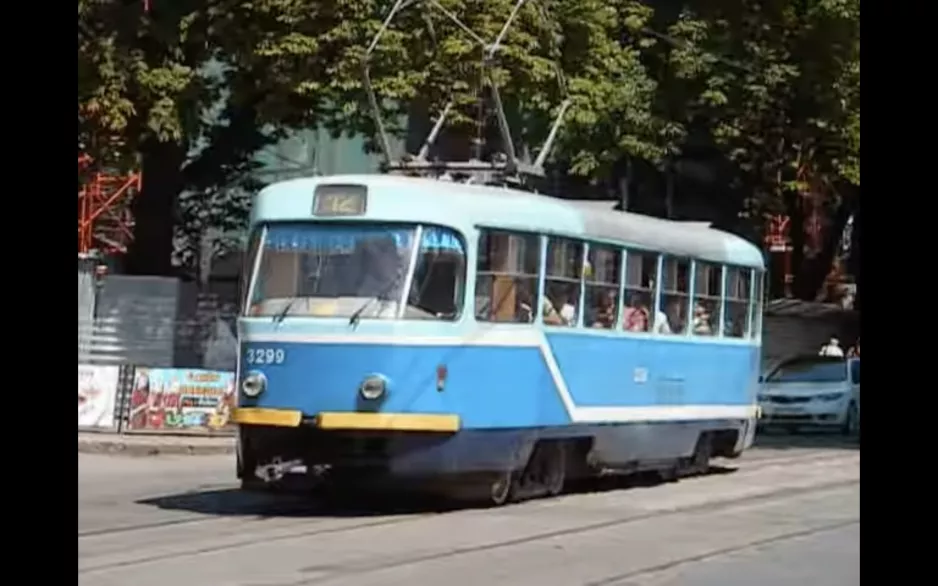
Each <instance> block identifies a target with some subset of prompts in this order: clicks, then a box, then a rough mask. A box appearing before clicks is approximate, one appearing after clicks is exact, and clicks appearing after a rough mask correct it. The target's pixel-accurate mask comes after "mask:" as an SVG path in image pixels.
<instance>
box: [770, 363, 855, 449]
mask: <svg viewBox="0 0 938 586" xmlns="http://www.w3.org/2000/svg"><path fill="white" fill-rule="evenodd" d="M760 383H761V384H760V390H759V406H760V407H761V409H762V420H761V421H760V424H761V425H763V426H781V427H785V428H787V429H789V430H792V431H794V430H796V429H798V428H800V427H825V428H836V429H839V430H841V431H842V432H843V433H844V434H846V435H858V434H859V433H860V359H859V358H847V359H844V358H833V357H827V356H798V357H795V358H790V359H788V360H785V361H784V362H782V363H781V364H779V365H778V366H776V367H775V368H773V369H772V370H771V371H770V372H769V374H768V375H767V376H765V377H764V378H760Z"/></svg>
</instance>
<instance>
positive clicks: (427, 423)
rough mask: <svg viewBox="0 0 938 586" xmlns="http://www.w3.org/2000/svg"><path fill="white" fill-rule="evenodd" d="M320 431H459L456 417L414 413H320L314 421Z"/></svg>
mask: <svg viewBox="0 0 938 586" xmlns="http://www.w3.org/2000/svg"><path fill="white" fill-rule="evenodd" d="M315 422H316V426H317V427H319V428H320V429H362V430H377V431H435V432H449V433H452V432H455V431H459V417H458V416H457V415H422V414H414V413H320V414H319V415H317V416H316V419H315Z"/></svg>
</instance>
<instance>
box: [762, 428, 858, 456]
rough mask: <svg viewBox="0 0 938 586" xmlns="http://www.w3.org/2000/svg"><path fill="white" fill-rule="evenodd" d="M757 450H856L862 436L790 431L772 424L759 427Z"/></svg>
mask: <svg viewBox="0 0 938 586" xmlns="http://www.w3.org/2000/svg"><path fill="white" fill-rule="evenodd" d="M753 448H754V449H756V450H798V449H810V450H825V449H826V450H832V451H833V450H841V451H843V450H856V451H858V450H859V449H860V438H858V437H852V436H845V435H843V434H842V433H840V432H838V431H833V432H832V431H828V430H823V429H821V430H812V429H799V430H796V431H789V430H785V429H782V428H778V427H773V426H771V425H769V426H765V427H762V428H760V429H759V431H758V432H757V433H756V439H755V442H754V443H753Z"/></svg>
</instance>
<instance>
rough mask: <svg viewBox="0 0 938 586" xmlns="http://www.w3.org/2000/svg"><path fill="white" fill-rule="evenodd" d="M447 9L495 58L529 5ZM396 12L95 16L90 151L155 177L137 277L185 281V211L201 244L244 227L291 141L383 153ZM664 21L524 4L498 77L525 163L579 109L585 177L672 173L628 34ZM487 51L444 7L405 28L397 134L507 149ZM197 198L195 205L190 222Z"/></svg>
mask: <svg viewBox="0 0 938 586" xmlns="http://www.w3.org/2000/svg"><path fill="white" fill-rule="evenodd" d="M439 5H440V6H442V7H443V8H444V9H446V10H447V11H450V12H451V13H452V14H455V15H457V16H458V17H459V18H460V19H461V20H462V21H463V22H464V23H465V24H466V25H467V26H468V27H469V28H470V29H471V30H472V31H473V32H474V33H475V34H476V35H478V36H479V37H481V39H482V40H484V41H485V42H486V43H491V42H492V41H493V40H494V39H495V38H496V36H497V35H498V32H499V31H500V29H501V27H502V25H503V23H504V22H505V20H506V19H507V18H508V15H509V14H510V13H511V12H512V9H513V7H514V2H512V1H510V0H441V1H440V2H439ZM390 6H391V2H386V1H377V0H331V1H330V0H323V1H312V0H247V1H237V2H236V1H233V0H179V1H178V2H169V3H157V4H154V5H153V7H152V8H151V10H150V12H149V13H146V12H144V11H143V7H142V5H140V4H138V3H126V2H123V1H122V0H80V2H79V52H78V65H79V104H78V105H79V108H78V110H79V128H80V131H79V143H80V148H81V149H83V150H85V151H86V152H89V154H91V155H93V156H94V157H95V158H96V160H98V161H99V162H101V163H102V164H107V165H110V166H114V167H117V168H121V169H127V168H130V167H138V166H139V168H140V169H141V170H142V171H143V182H144V184H143V190H142V193H141V194H140V195H139V196H138V197H137V198H135V200H134V202H133V211H134V215H135V219H136V228H135V239H134V242H133V245H132V247H131V250H130V251H129V253H128V256H127V259H126V260H127V268H128V270H130V271H131V272H137V273H152V274H168V273H170V272H171V269H172V267H171V262H170V257H171V253H172V241H173V232H174V226H175V225H178V224H179V223H180V221H181V220H180V211H182V212H185V214H187V215H188V216H189V218H190V219H191V217H192V216H193V215H195V216H197V217H198V218H201V219H198V218H197V219H198V221H196V222H194V223H192V222H189V224H190V225H191V226H196V230H198V229H201V228H199V226H201V225H202V224H200V222H203V223H204V222H205V221H209V222H215V221H216V220H215V219H214V218H226V217H238V213H241V214H242V215H243V208H244V205H243V200H242V201H232V198H231V197H230V196H229V194H232V193H238V190H236V189H229V187H230V186H232V185H237V184H238V183H239V182H243V181H244V180H245V179H246V178H247V177H249V176H250V174H249V172H250V171H251V170H252V157H253V155H254V154H255V153H256V152H257V150H258V149H260V148H262V147H264V146H266V145H269V144H272V143H273V142H274V141H276V140H277V139H278V138H279V137H281V136H282V135H283V133H284V132H285V131H286V130H288V129H291V128H302V127H311V126H319V127H324V128H327V129H329V130H331V131H332V132H334V133H336V134H339V133H348V134H353V133H363V134H364V135H365V136H367V137H369V138H374V137H375V132H374V131H375V127H374V121H373V120H372V118H371V116H370V112H369V111H368V109H367V100H366V96H365V93H364V91H363V85H362V74H361V72H362V64H363V59H364V56H365V51H366V48H367V46H368V44H369V43H370V41H371V39H372V37H373V36H374V35H375V33H376V32H377V30H378V29H379V27H380V26H381V22H382V20H383V18H384V17H385V15H386V13H387V11H388V10H389V8H390ZM648 14H649V12H648V10H647V9H645V8H644V7H642V6H641V5H640V4H639V3H637V2H632V1H626V0H614V1H612V2H600V1H598V0H586V1H585V2H584V1H575V0H552V1H548V0H540V1H539V2H534V1H530V2H527V3H525V4H524V6H523V7H522V8H521V10H520V11H519V13H518V16H517V19H516V22H515V25H514V26H512V27H511V28H510V29H509V31H508V33H507V35H506V36H505V37H504V39H503V42H502V47H501V49H500V50H499V51H498V52H497V53H496V55H495V57H494V59H495V66H494V67H493V68H491V70H490V71H491V73H490V77H491V80H492V82H493V83H494V84H496V85H497V86H498V87H499V88H501V90H502V93H503V96H504V97H505V103H506V110H507V111H508V113H509V117H510V119H511V122H512V123H513V126H514V132H515V136H514V138H515V142H516V145H515V146H516V148H517V149H518V151H519V152H526V151H527V152H530V151H531V150H532V149H533V148H534V147H535V145H537V144H539V143H540V142H541V141H542V140H543V139H544V137H545V135H546V133H547V130H548V126H549V120H550V119H551V117H552V115H553V114H555V113H556V110H557V108H558V106H559V105H560V103H561V102H562V100H563V99H564V97H565V96H566V95H569V97H570V99H571V100H572V104H573V107H572V109H571V111H570V114H569V116H568V118H567V120H566V122H565V125H564V132H563V133H562V134H561V140H560V143H559V145H558V150H557V156H558V158H559V159H560V160H561V161H564V162H565V164H566V165H567V166H569V167H570V168H571V169H573V171H574V172H577V173H581V174H597V173H601V172H603V170H604V169H605V168H608V167H609V166H610V165H612V164H613V163H614V162H615V161H616V160H617V159H618V158H619V157H620V156H621V154H622V153H623V152H627V153H634V154H637V155H640V156H643V157H648V158H651V159H654V158H656V157H659V156H660V153H661V151H660V149H659V148H658V147H657V146H656V142H655V133H656V132H657V129H656V128H655V121H654V119H653V117H652V116H651V113H650V106H651V100H652V98H653V95H654V89H655V86H654V83H653V82H652V81H651V80H650V79H649V78H648V76H647V75H646V74H645V72H644V69H643V67H642V65H641V63H640V61H639V53H638V50H637V49H636V48H635V47H633V46H629V45H627V44H622V43H620V42H619V38H620V34H621V31H622V30H623V29H624V28H625V27H627V26H631V27H633V28H636V27H640V26H642V23H643V19H644V18H647V16H648ZM481 49H482V47H481V46H480V45H479V43H477V42H475V41H474V40H473V38H472V36H471V35H469V34H467V33H466V32H465V31H464V30H462V29H461V28H460V27H459V26H457V25H456V24H455V23H454V22H453V21H452V20H451V19H450V18H447V17H446V15H445V14H444V13H443V12H442V11H440V10H430V3H427V2H423V3H421V4H420V5H418V6H411V7H409V8H407V9H406V10H405V11H403V12H402V13H401V15H400V17H399V18H398V19H396V20H395V22H394V23H393V25H392V27H391V29H390V30H389V31H388V33H387V34H386V35H384V37H383V38H382V40H381V42H380V44H379V46H378V47H377V48H376V50H375V52H374V54H373V55H372V56H371V58H370V63H371V72H372V73H371V76H372V80H373V82H374V85H375V88H376V90H377V93H378V95H379V96H380V106H381V108H382V111H383V113H384V119H385V120H386V121H387V122H388V123H389V130H390V131H391V132H392V133H393V134H395V135H396V136H399V137H403V136H404V135H405V134H406V131H407V122H406V121H407V120H408V115H410V114H412V113H413V112H414V111H415V110H422V111H423V112H424V113H425V116H427V117H429V116H431V115H434V113H435V112H438V111H439V110H440V109H441V108H442V106H443V105H444V104H445V103H446V102H448V101H450V100H452V101H453V102H454V104H455V108H454V115H453V116H452V117H451V120H450V121H449V124H448V127H447V135H448V138H449V140H448V141H446V142H448V144H449V145H450V147H449V151H450V152H451V153H459V152H464V151H466V150H467V149H466V147H467V146H468V145H470V144H471V143H472V139H473V138H474V137H478V135H479V133H480V132H482V133H483V134H485V135H491V132H490V129H491V128H492V122H491V118H490V116H484V117H482V118H480V117H479V116H478V110H477V108H478V106H479V104H480V103H482V104H484V103H485V100H486V99H487V98H486V97H485V90H484V88H483V87H482V83H481V78H480V73H481V72H480V68H479V64H480V62H481V56H482V51H481ZM555 63H559V64H560V70H561V71H562V73H563V75H558V73H557V68H556V67H555V65H554V64H555ZM562 80H565V83H563V81H562ZM411 118H413V117H412V116H411ZM480 128H481V131H480ZM535 154H536V153H535ZM182 193H188V194H190V195H189V196H188V197H187V198H185V201H184V205H183V206H182V210H180V205H179V203H180V194H182ZM234 199H235V200H236V199H237V198H234ZM239 210H240V211H239ZM229 223H230V222H229Z"/></svg>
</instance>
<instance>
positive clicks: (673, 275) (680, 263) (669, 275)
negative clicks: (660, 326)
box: [661, 256, 690, 334]
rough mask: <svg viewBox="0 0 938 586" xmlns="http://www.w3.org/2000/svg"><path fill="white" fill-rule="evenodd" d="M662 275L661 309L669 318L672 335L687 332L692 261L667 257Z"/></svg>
mask: <svg viewBox="0 0 938 586" xmlns="http://www.w3.org/2000/svg"><path fill="white" fill-rule="evenodd" d="M663 269H664V270H663V272H662V275H661V293H662V295H661V309H662V311H664V314H665V315H666V316H667V318H668V326H669V327H670V330H671V332H670V333H672V334H684V333H685V332H686V331H687V304H688V303H687V302H688V299H687V297H688V293H689V291H690V288H689V286H688V285H689V283H688V279H689V278H690V261H688V260H685V259H681V258H674V257H667V256H666V257H665V258H664V267H663Z"/></svg>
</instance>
